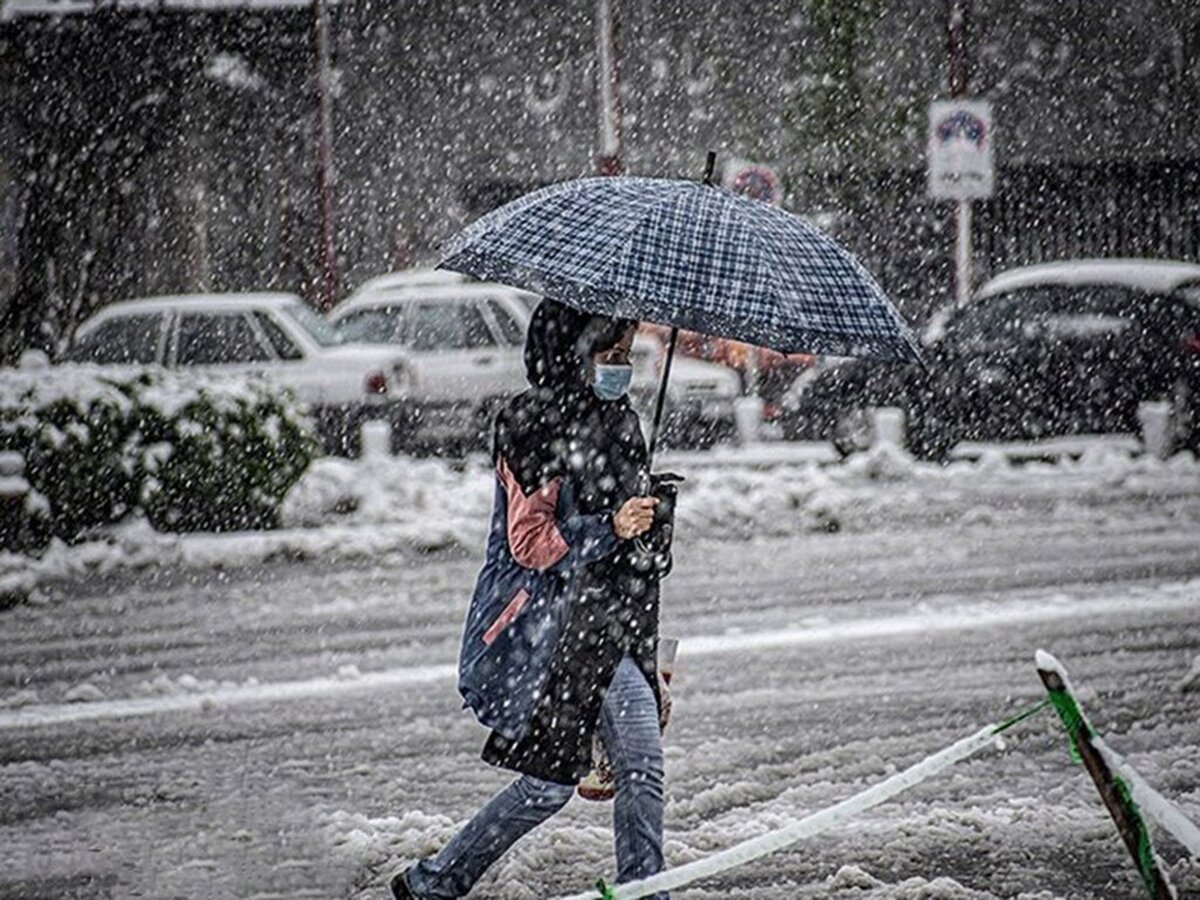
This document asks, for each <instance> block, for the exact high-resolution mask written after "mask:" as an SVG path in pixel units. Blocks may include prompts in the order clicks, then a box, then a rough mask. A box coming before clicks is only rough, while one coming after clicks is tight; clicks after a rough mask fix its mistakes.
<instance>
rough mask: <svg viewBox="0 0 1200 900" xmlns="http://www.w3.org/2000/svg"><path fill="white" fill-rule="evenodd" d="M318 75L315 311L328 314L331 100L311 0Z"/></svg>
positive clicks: (325, 32)
mask: <svg viewBox="0 0 1200 900" xmlns="http://www.w3.org/2000/svg"><path fill="white" fill-rule="evenodd" d="M313 14H314V23H313V25H314V27H313V33H314V41H315V45H316V57H317V59H316V64H317V71H316V77H315V79H314V89H313V93H314V96H315V99H316V104H317V121H316V132H317V133H316V144H317V197H318V200H317V202H318V204H319V214H320V222H321V238H320V241H321V243H320V250H319V255H320V262H321V275H320V280H319V282H318V285H317V308H318V309H319V310H321V312H329V310H331V309H333V305H334V304H335V303H336V302H337V296H338V264H337V234H336V232H335V230H334V213H335V205H334V181H335V178H336V175H335V172H334V168H333V108H332V105H333V98H332V96H331V90H330V84H329V15H328V13H327V11H326V9H325V3H324V0H313Z"/></svg>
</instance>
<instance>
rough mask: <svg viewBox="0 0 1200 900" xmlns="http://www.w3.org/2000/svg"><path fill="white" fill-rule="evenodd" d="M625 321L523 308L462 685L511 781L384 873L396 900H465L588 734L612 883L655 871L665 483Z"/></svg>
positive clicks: (556, 803) (578, 759)
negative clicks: (519, 367) (605, 779)
mask: <svg viewBox="0 0 1200 900" xmlns="http://www.w3.org/2000/svg"><path fill="white" fill-rule="evenodd" d="M636 324H637V323H636V322H633V321H631V320H626V319H610V318H606V317H599V316H592V315H589V314H587V313H583V312H579V311H577V310H575V309H573V308H571V307H568V306H565V305H563V304H560V303H557V302H555V301H553V300H550V299H544V300H542V301H541V303H539V305H538V307H537V308H536V309H535V310H534V313H533V316H532V318H531V320H530V324H529V330H528V334H527V338H526V344H525V368H526V374H527V376H528V380H529V383H530V387H529V389H528V390H526V391H525V392H523V393H521V394H519V395H517V396H516V397H513V398H512V399H511V400H510V401H509V402H508V403H507V404H506V405H505V406H504V407H503V408H502V409H501V411H500V412H499V414H498V415H497V417H496V422H495V428H494V441H493V462H494V464H495V471H496V490H495V501H494V507H493V512H492V518H491V530H490V534H489V538H488V543H487V553H486V559H485V562H484V564H483V567H482V569H481V571H480V573H479V577H478V580H477V582H476V586H475V591H474V594H473V596H472V599H471V603H470V607H469V609H468V612H467V617H466V623H465V626H464V629H463V641H462V649H461V652H460V656H459V684H458V687H459V692H460V693H461V694H462V697H463V700H464V705H465V706H467V707H469V708H470V709H471V710H472V712H473V713H474V714H475V716H476V717H477V718H478V719H479V721H480V722H481V723H482V724H483V725H485V726H487V727H488V728H490V729H491V734H490V735H489V737H488V738H487V741H486V743H485V745H484V748H483V758H484V760H485V761H487V762H489V763H491V764H493V765H496V766H501V767H504V768H507V769H511V770H513V771H515V772H517V773H519V777H518V778H517V779H516V780H515V781H513V782H512V783H511V784H510V785H509V786H508V787H506V788H504V789H503V790H501V791H500V792H499V793H498V794H496V795H495V796H494V797H493V798H492V799H491V800H490V801H489V802H488V803H487V804H486V805H484V807H483V808H482V809H480V810H479V812H478V813H476V815H475V816H474V817H473V818H472V819H471V820H470V821H469V822H468V823H467V824H466V825H465V826H464V827H463V828H462V830H461V831H459V832H458V833H457V834H456V835H455V836H454V837H453V838H452V839H451V840H450V842H449V843H448V844H446V846H445V847H443V848H442V850H441V851H440V852H439V853H437V854H436V855H434V856H431V857H427V858H425V859H422V860H420V861H418V862H417V863H416V864H415V865H413V866H411V867H410V868H408V869H406V870H404V871H402V872H398V873H397V874H396V875H394V876H393V878H392V880H391V882H390V886H391V891H392V895H393V896H394V897H395V898H398V900H407V898H415V900H450V898H457V897H463V896H465V895H466V894H467V893H468V892H469V891H470V890H471V887H472V885H474V884H475V882H476V881H477V880H478V879H479V878H480V877H481V876H482V875H483V873H484V872H485V871H486V870H487V868H488V867H489V866H490V865H491V864H492V863H493V862H495V861H496V860H497V859H498V858H499V857H500V856H501V855H502V854H503V853H504V852H505V851H506V850H507V849H508V848H509V847H510V846H511V845H512V844H513V843H514V842H515V841H516V840H517V839H518V838H520V837H521V836H522V835H524V834H526V833H528V832H529V831H530V830H532V829H533V828H535V827H536V826H537V825H539V824H540V823H542V822H544V821H545V820H546V819H548V818H550V817H551V816H552V815H554V814H555V813H556V812H558V811H559V810H560V809H562V808H563V806H565V805H566V803H567V801H568V800H569V799H570V798H571V795H572V794H573V793H574V792H575V786H576V785H577V783H578V782H579V781H580V779H581V778H582V777H583V776H585V775H586V774H587V773H588V771H589V770H590V769H591V768H592V764H593V741H594V737H596V736H598V737H599V739H600V741H601V742H602V743H603V747H604V750H605V752H606V753H607V756H608V759H609V762H610V764H611V767H612V770H613V774H614V781H615V799H614V805H613V829H614V845H615V852H616V858H617V881H618V882H625V881H632V880H635V879H639V878H644V877H647V876H649V875H652V874H654V873H656V872H658V871H660V870H661V869H662V865H663V855H662V820H663V754H662V743H661V735H660V729H661V727H663V725H665V720H666V716H667V712H668V709H669V702H668V700H667V697H666V689H665V685H663V684H662V683H661V679H660V678H659V675H658V667H657V645H658V613H659V581H660V580H661V579H662V578H663V577H664V576H665V575H666V574H667V572H669V570H670V565H671V553H670V543H671V532H672V530H673V521H672V520H673V507H674V497H675V493H674V492H675V487H674V485H673V484H669V483H660V480H659V479H653V478H651V477H650V473H649V471H648V464H649V463H648V455H647V451H646V445H645V440H644V438H643V436H642V432H641V425H640V422H639V421H638V417H637V414H636V413H635V412H634V410H633V408H632V407H631V406H630V403H629V400H628V398H627V396H626V393H627V391H628V388H629V384H630V380H631V377H632V366H631V365H630V348H631V345H632V342H633V335H634V332H635V329H636ZM659 896H660V897H662V898H665V896H666V895H665V894H663V895H659Z"/></svg>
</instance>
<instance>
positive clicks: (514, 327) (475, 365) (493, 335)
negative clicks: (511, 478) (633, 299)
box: [330, 269, 738, 447]
mask: <svg viewBox="0 0 1200 900" xmlns="http://www.w3.org/2000/svg"><path fill="white" fill-rule="evenodd" d="M539 299H540V298H538V297H537V296H536V295H534V294H530V293H528V292H527V291H521V290H517V289H516V288H512V287H509V286H507V285H503V284H496V283H492V282H471V281H468V280H467V279H465V278H463V276H461V275H458V274H456V273H453V272H446V271H442V270H420V269H418V270H412V271H409V272H396V273H392V274H390V275H384V276H381V277H379V278H376V279H373V280H371V281H369V282H367V283H366V284H364V285H363V286H362V287H361V288H359V290H358V291H356V292H355V293H354V294H353V295H351V296H350V297H348V298H347V299H346V300H345V301H344V302H343V303H341V304H339V305H338V307H337V308H336V309H334V311H333V312H332V313H331V314H330V321H331V322H333V324H335V325H336V326H337V328H338V331H339V332H340V333H341V334H342V336H343V337H344V338H345V339H346V340H352V341H363V342H380V343H388V344H396V345H399V346H401V347H403V348H404V350H405V353H406V358H407V359H408V361H409V363H410V366H411V374H412V377H411V378H410V379H409V381H408V389H409V391H410V394H409V397H410V399H411V400H412V401H413V405H414V408H415V409H416V413H415V422H416V428H415V432H414V434H413V436H412V438H413V443H415V444H416V445H419V446H427V445H437V446H446V445H447V444H449V445H462V446H474V447H483V446H486V445H487V441H488V440H489V439H490V436H491V420H492V416H493V414H494V412H495V409H496V407H497V405H498V404H499V403H501V402H502V401H503V400H504V399H505V398H506V397H508V396H511V395H512V394H516V393H519V392H520V391H522V390H524V389H525V388H526V387H527V386H528V385H527V382H526V379H525V360H524V346H525V331H526V328H527V327H528V324H529V316H530V313H531V312H532V310H533V308H534V307H535V306H536V305H537V303H538V300H539ZM633 349H634V353H633V356H634V366H635V373H636V376H637V377H636V379H635V389H634V391H633V400H634V404H635V406H636V407H637V408H638V411H639V413H641V414H642V416H643V418H644V419H646V421H647V422H648V421H649V419H648V418H647V415H648V414H649V415H652V414H653V394H654V392H656V391H657V388H658V377H657V372H658V371H660V367H661V363H662V359H663V355H664V354H663V347H662V344H661V342H659V340H658V339H657V338H655V337H653V336H651V335H645V334H639V335H638V336H637V339H636V340H635V341H634V348H633ZM737 393H738V379H737V376H736V375H735V374H734V373H733V372H731V371H730V370H728V369H726V368H725V367H724V366H719V365H716V364H713V363H708V362H703V361H701V360H695V359H687V358H684V357H680V356H678V355H677V356H676V357H675V361H674V363H673V364H672V368H671V380H670V383H669V384H668V399H667V404H666V408H665V411H664V423H665V424H664V429H663V434H664V437H665V438H666V440H667V442H668V443H672V442H673V443H690V444H697V443H699V444H705V443H711V442H712V441H713V440H715V439H718V438H719V437H722V436H726V435H731V434H732V433H733V430H734V419H733V400H734V398H735V397H736V396H737Z"/></svg>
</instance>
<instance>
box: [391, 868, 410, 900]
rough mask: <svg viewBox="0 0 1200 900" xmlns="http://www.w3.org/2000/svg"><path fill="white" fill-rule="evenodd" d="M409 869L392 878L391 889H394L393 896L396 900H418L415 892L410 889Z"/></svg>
mask: <svg viewBox="0 0 1200 900" xmlns="http://www.w3.org/2000/svg"><path fill="white" fill-rule="evenodd" d="M407 876H408V869H405V870H404V871H403V872H397V873H396V874H395V875H393V876H392V880H391V881H390V882H389V885H388V886H389V887H391V889H392V896H393V897H395V898H396V900H417V898H416V897H415V896H414V895H413V892H412V891H410V890H409V889H408V877H407Z"/></svg>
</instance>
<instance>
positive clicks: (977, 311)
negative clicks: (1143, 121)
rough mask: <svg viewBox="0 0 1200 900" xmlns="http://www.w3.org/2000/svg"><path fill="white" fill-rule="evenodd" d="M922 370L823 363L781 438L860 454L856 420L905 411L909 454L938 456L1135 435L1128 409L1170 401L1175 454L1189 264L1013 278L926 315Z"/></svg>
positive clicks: (1199, 375)
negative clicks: (967, 447) (883, 409)
mask: <svg viewBox="0 0 1200 900" xmlns="http://www.w3.org/2000/svg"><path fill="white" fill-rule="evenodd" d="M922 344H923V345H924V347H923V355H924V357H925V361H926V365H927V369H922V368H921V367H920V366H917V365H915V364H914V365H909V366H903V367H894V366H888V365H884V364H877V363H869V362H865V361H859V360H841V361H834V362H832V363H823V364H822V366H821V367H819V368H818V369H816V370H813V371H811V372H809V373H805V374H804V375H802V376H801V377H800V378H798V379H797V381H796V383H795V384H794V385H793V386H792V388H791V389H790V390H789V391H788V393H787V394H786V396H785V398H784V401H783V405H784V408H785V418H784V432H785V435H786V436H788V437H793V438H796V437H802V438H815V439H832V440H833V441H834V442H835V444H837V445H838V447H839V449H841V450H842V451H843V452H850V451H852V450H854V449H857V448H859V447H861V446H862V444H863V443H864V441H865V440H866V437H867V435H866V431H867V427H868V423H867V421H866V415H865V411H866V410H867V409H869V408H871V407H876V406H896V407H900V408H901V409H903V410H904V412H905V413H906V416H907V419H908V440H909V446H910V448H911V449H912V451H913V452H914V453H915V454H916V455H918V456H920V457H924V458H942V457H944V456H946V454H947V453H948V452H949V450H950V448H952V447H953V446H954V445H955V444H956V443H958V442H960V441H963V440H1012V439H1023V440H1031V439H1038V438H1043V437H1051V436H1060V435H1070V434H1089V433H1103V432H1136V431H1137V430H1138V420H1137V407H1138V404H1139V403H1141V402H1143V401H1147V400H1162V401H1167V402H1169V403H1170V404H1171V405H1172V409H1173V413H1174V416H1173V419H1174V422H1175V423H1176V436H1177V439H1178V442H1179V444H1180V445H1182V446H1191V447H1195V446H1196V444H1197V417H1196V398H1197V388H1198V386H1200V265H1194V264H1191V263H1183V262H1171V261H1158V260H1137V259H1129V260H1072V261H1067V262H1060V263H1050V264H1043V265H1036V266H1027V267H1024V268H1020V269H1014V270H1011V271H1009V272H1005V273H1003V274H1001V275H998V276H996V277H995V278H993V279H991V280H990V281H988V282H987V283H986V284H984V285H983V286H982V287H981V288H980V289H979V290H978V291H976V293H975V294H974V296H973V297H972V299H971V301H970V302H969V303H968V304H966V305H965V306H963V307H962V308H954V307H947V308H944V309H942V310H939V311H938V312H937V313H936V314H935V315H934V316H933V317H931V319H930V321H929V323H928V325H927V326H926V328H925V330H924V333H923V335H922Z"/></svg>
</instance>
